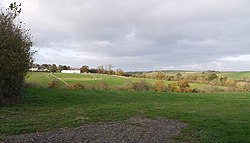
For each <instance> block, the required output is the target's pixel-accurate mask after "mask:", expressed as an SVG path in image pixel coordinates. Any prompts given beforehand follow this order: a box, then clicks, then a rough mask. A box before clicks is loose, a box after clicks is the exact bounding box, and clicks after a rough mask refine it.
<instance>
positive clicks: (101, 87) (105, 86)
mask: <svg viewBox="0 0 250 143" xmlns="http://www.w3.org/2000/svg"><path fill="white" fill-rule="evenodd" d="M108 88H109V85H108V83H107V82H106V81H101V82H99V83H97V84H96V86H95V89H97V90H107V89H108Z"/></svg>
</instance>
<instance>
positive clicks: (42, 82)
mask: <svg viewBox="0 0 250 143" xmlns="http://www.w3.org/2000/svg"><path fill="white" fill-rule="evenodd" d="M53 75H54V76H52V75H51V74H49V73H43V72H30V73H29V74H28V76H27V78H26V82H27V83H29V84H35V85H37V86H38V87H47V86H48V84H49V82H51V81H53V80H55V81H58V82H59V85H60V86H59V87H60V88H64V87H65V83H63V82H62V81H61V80H63V81H65V82H66V83H68V84H76V83H80V84H90V85H96V84H98V83H100V82H102V81H105V82H107V83H108V85H109V87H110V88H111V89H112V88H115V87H117V86H122V85H125V84H127V83H132V82H138V81H141V80H145V81H146V82H147V83H149V84H151V85H153V84H154V83H155V82H156V81H157V80H155V79H144V78H134V77H124V76H117V75H106V74H89V73H87V74H67V73H54V74H53ZM56 77H57V78H56ZM58 78H59V79H58ZM60 79H61V80H60ZM164 82H165V84H166V85H167V84H169V83H172V81H166V80H165V81H164ZM190 86H191V88H202V87H204V86H206V84H195V83H190Z"/></svg>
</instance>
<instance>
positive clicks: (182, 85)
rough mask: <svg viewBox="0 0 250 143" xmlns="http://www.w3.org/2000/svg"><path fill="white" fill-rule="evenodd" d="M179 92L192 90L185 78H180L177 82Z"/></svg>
mask: <svg viewBox="0 0 250 143" xmlns="http://www.w3.org/2000/svg"><path fill="white" fill-rule="evenodd" d="M177 85H178V87H179V88H178V91H179V92H192V89H191V88H190V85H189V83H188V81H187V80H181V81H178V82H177Z"/></svg>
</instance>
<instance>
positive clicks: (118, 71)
mask: <svg viewBox="0 0 250 143" xmlns="http://www.w3.org/2000/svg"><path fill="white" fill-rule="evenodd" d="M115 74H116V75H119V76H124V75H125V72H124V71H123V70H122V69H117V70H116V72H115Z"/></svg>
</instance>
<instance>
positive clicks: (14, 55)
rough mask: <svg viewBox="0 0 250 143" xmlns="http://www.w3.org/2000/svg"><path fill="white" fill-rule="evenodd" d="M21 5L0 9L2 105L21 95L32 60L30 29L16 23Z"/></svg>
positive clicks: (0, 96)
mask: <svg viewBox="0 0 250 143" xmlns="http://www.w3.org/2000/svg"><path fill="white" fill-rule="evenodd" d="M19 6H20V5H16V3H14V4H11V5H10V7H9V9H7V10H6V11H0V41H1V42H0V105H2V104H8V102H11V101H16V99H17V97H18V96H19V95H21V90H22V88H23V85H24V78H25V76H26V74H27V72H28V70H29V65H30V63H31V62H32V55H33V52H31V51H30V47H31V46H32V42H31V36H30V34H29V30H26V29H24V28H23V27H22V25H21V22H20V23H18V24H16V23H15V22H16V21H15V19H16V17H17V16H18V15H19V13H20V12H21V10H20V8H19Z"/></svg>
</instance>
